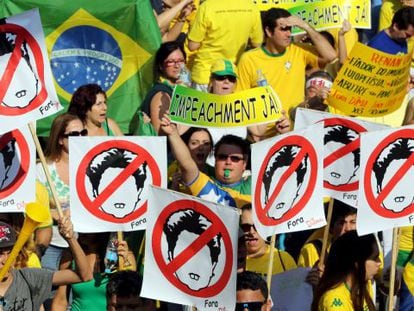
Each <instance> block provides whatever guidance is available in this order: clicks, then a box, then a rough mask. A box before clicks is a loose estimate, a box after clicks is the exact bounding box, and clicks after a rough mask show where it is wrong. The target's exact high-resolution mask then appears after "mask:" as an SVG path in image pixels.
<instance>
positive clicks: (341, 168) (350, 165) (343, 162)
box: [323, 141, 359, 186]
mask: <svg viewBox="0 0 414 311" xmlns="http://www.w3.org/2000/svg"><path fill="white" fill-rule="evenodd" d="M344 146H345V145H344V144H342V143H339V142H335V141H329V142H328V143H326V144H325V149H326V150H327V152H328V154H331V153H332V152H334V151H336V150H338V149H339V148H343V147H344ZM354 160H355V158H354V154H353V153H352V152H348V153H347V154H346V155H345V156H342V157H340V158H339V159H337V160H336V161H335V165H330V166H328V167H326V168H325V169H324V173H323V175H324V176H323V177H324V181H326V182H328V183H329V184H331V185H333V186H339V185H345V184H348V183H349V182H350V181H351V179H352V178H354V177H355V173H356V171H357V170H358V168H359V166H357V167H355V166H354V165H355V164H354Z"/></svg>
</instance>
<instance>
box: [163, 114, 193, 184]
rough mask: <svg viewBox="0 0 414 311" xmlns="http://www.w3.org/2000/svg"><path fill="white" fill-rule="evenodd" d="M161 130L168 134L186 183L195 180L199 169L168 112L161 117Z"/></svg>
mask: <svg viewBox="0 0 414 311" xmlns="http://www.w3.org/2000/svg"><path fill="white" fill-rule="evenodd" d="M161 130H162V131H163V132H164V133H165V135H167V137H168V140H169V142H170V146H171V149H172V151H173V153H174V155H175V158H176V159H177V161H178V163H179V164H180V167H181V173H182V179H183V181H184V182H185V183H186V184H189V183H191V182H193V181H194V180H195V179H196V177H197V176H198V174H199V169H198V167H197V164H196V163H195V161H194V160H193V158H192V157H191V153H190V150H188V147H187V146H186V144H185V143H184V141H183V140H182V139H181V137H180V135H179V134H178V131H177V128H176V126H175V125H174V124H172V123H171V120H170V118H169V117H168V115H166V114H165V115H164V117H163V118H162V119H161Z"/></svg>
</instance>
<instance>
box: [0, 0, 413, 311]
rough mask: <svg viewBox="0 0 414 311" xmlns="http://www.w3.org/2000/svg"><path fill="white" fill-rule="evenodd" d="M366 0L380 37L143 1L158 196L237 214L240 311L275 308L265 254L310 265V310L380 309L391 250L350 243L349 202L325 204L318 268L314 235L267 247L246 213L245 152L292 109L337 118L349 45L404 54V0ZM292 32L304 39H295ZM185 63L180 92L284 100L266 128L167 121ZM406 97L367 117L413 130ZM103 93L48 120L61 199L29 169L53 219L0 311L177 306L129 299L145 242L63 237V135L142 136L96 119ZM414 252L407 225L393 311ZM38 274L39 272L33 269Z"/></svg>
mask: <svg viewBox="0 0 414 311" xmlns="http://www.w3.org/2000/svg"><path fill="white" fill-rule="evenodd" d="M371 2H372V5H373V6H372V7H373V8H374V7H375V8H376V9H375V10H372V14H373V16H372V20H373V21H378V20H379V28H378V31H376V29H373V28H372V29H371V30H370V31H367V30H365V31H359V33H358V31H357V30H356V29H354V28H353V27H351V25H350V23H349V21H346V20H345V21H344V23H343V24H342V25H340V26H338V28H335V29H329V30H327V31H323V32H318V31H316V30H315V29H314V28H313V27H312V26H310V25H309V24H308V23H307V22H306V21H303V20H302V19H300V18H299V17H297V16H293V15H291V14H290V13H289V12H288V11H287V10H285V9H281V8H272V9H269V10H268V11H265V12H259V11H258V9H257V7H256V6H255V5H254V4H253V2H252V1H250V0H227V1H221V0H205V1H197V0H181V1H180V0H168V1H167V0H164V1H160V0H151V3H152V5H153V8H154V14H155V18H156V20H157V22H158V25H159V27H160V31H161V35H162V40H163V43H162V44H161V46H160V47H159V49H158V51H157V53H156V54H155V57H154V84H153V86H152V88H151V89H150V90H149V91H148V93H147V94H145V96H144V100H143V102H142V106H141V112H142V113H143V114H142V115H143V116H144V118H139V120H140V121H141V122H144V123H145V126H147V127H148V126H149V127H151V128H152V131H151V133H152V134H153V135H160V136H166V137H167V143H168V145H169V148H168V149H169V157H168V159H169V160H170V163H169V168H168V188H169V189H171V190H175V191H180V192H183V193H187V194H192V195H194V196H198V197H200V198H205V199H211V197H208V196H206V194H208V193H209V192H210V191H214V193H216V194H217V197H218V198H221V200H220V201H218V202H217V203H222V204H224V202H225V203H226V204H229V205H231V206H234V207H237V208H238V209H239V210H240V230H241V232H242V234H241V235H240V236H241V237H240V241H239V265H238V276H237V292H236V293H235V296H236V301H237V303H236V310H238V311H242V310H251V311H252V310H270V308H271V306H272V304H273V302H272V299H271V297H270V290H269V289H268V288H267V284H266V282H265V277H266V274H267V271H268V267H267V263H268V261H269V257H270V254H271V252H273V267H272V274H278V273H282V272H285V271H287V270H291V269H296V268H297V267H306V268H309V273H308V275H307V278H306V282H308V283H309V284H311V285H312V287H313V293H314V298H313V301H312V302H309V310H315V311H316V310H318V311H323V310H370V311H373V310H378V309H385V302H384V301H385V300H384V295H383V294H381V291H380V290H379V289H380V288H382V287H384V286H386V280H384V278H386V277H385V276H386V275H388V274H389V271H386V270H387V267H386V266H385V264H384V258H385V257H386V256H387V255H388V253H389V249H386V248H385V249H384V247H382V246H383V245H384V244H385V242H384V241H385V239H386V235H387V233H386V232H380V233H378V234H369V235H366V236H362V237H359V236H358V235H357V234H356V231H355V229H356V209H355V207H352V206H349V205H346V204H345V203H342V202H340V201H336V200H335V201H334V206H333V217H332V220H331V223H330V227H329V237H328V247H327V251H326V254H323V255H324V256H322V257H324V258H326V261H325V262H320V259H321V252H322V237H323V231H324V228H321V229H318V230H309V231H306V232H299V233H292V234H285V235H281V236H279V238H278V241H277V243H276V245H270V243H269V241H268V240H266V239H264V238H262V237H261V236H260V235H259V233H258V232H257V230H256V227H255V225H254V223H253V216H252V205H251V203H252V197H251V195H252V193H251V187H252V185H251V174H250V167H251V163H250V144H251V143H254V142H258V141H260V140H264V139H266V138H269V137H272V136H276V135H281V134H284V133H287V132H289V131H291V130H292V129H293V124H294V122H295V111H296V108H297V107H301V108H308V109H315V110H320V111H328V112H333V113H338V111H337V110H335V109H332V108H330V107H329V106H328V105H327V98H328V96H329V91H330V87H331V85H332V83H333V80H334V79H335V76H336V74H337V73H338V71H339V69H340V67H341V66H342V65H343V63H344V61H345V59H346V57H347V55H348V54H349V52H350V51H351V49H352V47H353V46H354V44H355V43H356V42H358V41H361V42H363V43H366V44H368V45H369V46H371V47H373V48H376V49H379V50H382V51H385V52H387V53H391V54H399V53H400V54H401V53H403V54H406V53H409V52H410V51H412V50H411V47H412V46H413V44H412V42H414V40H411V37H412V36H413V35H414V1H409V0H406V1H403V0H401V1H399V0H384V1H383V2H382V4H381V6H379V5H378V3H376V2H375V1H371ZM378 9H379V10H378ZM217 12H220V14H219V13H217ZM375 14H378V15H375ZM378 18H379V19H378ZM374 25H375V24H374ZM293 27H297V28H299V29H301V30H302V31H303V33H304V35H302V36H292V30H293ZM373 27H374V26H373ZM183 67H184V68H183ZM185 67H187V68H188V69H189V70H190V71H191V77H192V83H191V85H187V86H189V87H192V88H194V89H197V90H199V91H203V92H206V93H211V94H216V95H227V94H232V93H235V92H238V91H242V90H247V89H250V88H254V87H257V86H262V85H270V86H272V87H273V89H274V90H275V91H276V93H277V94H278V96H279V97H280V99H281V102H282V105H283V107H282V109H283V112H282V116H281V118H280V119H279V120H277V121H276V122H271V123H268V124H265V125H253V126H252V125H250V126H244V127H240V128H237V129H232V128H226V129H220V130H218V129H214V128H211V129H208V128H197V127H189V126H183V125H176V124H174V123H172V122H171V120H170V118H169V114H168V110H169V107H170V103H171V96H172V92H173V89H174V87H175V86H176V85H178V84H183V83H184V81H182V80H180V79H181V78H182V77H181V74H182V72H183V70H184V69H186V68H185ZM316 80H317V81H318V83H314V82H315V81H316ZM410 82H411V81H410ZM409 94H410V93H409V90H407V96H406V99H405V100H404V103H402V108H401V109H400V110H399V111H397V112H396V113H393V114H392V116H389V117H388V118H375V121H376V122H380V123H387V124H389V125H392V126H400V125H405V124H413V123H414V113H413V111H414V109H413V105H414V100H413V99H411V98H410V95H409ZM106 98H107V97H106V94H105V91H104V90H103V89H102V88H101V87H100V86H98V85H96V84H88V85H83V86H81V87H79V88H78V89H77V90H76V92H75V93H74V94H73V95H72V99H71V101H70V105H69V107H68V108H67V111H66V112H64V113H63V114H61V115H59V116H57V117H56V118H55V119H54V121H53V123H52V126H51V129H50V136H49V138H48V140H47V144H46V146H45V149H44V154H45V156H46V161H47V169H48V171H49V172H50V175H51V179H52V181H53V184H54V188H55V189H56V191H57V199H58V201H59V202H55V201H54V199H53V196H52V193H51V190H50V188H49V187H48V183H47V179H46V176H45V172H44V169H43V167H42V165H41V164H40V163H39V164H38V166H37V179H38V182H37V185H36V195H37V201H38V202H39V203H40V204H43V205H47V206H49V207H50V213H51V216H50V220H49V221H48V222H47V223H45V224H41V226H40V227H39V228H38V229H37V230H36V231H35V234H34V237H33V238H32V239H30V240H29V241H28V242H27V243H26V245H25V247H24V248H23V249H22V250H21V252H20V255H19V257H18V259H17V260H16V262H15V264H14V266H13V267H12V268H11V269H10V270H9V271H7V274H6V276H5V277H4V278H3V280H1V281H0V297H1V300H0V304H2V307H3V309H4V310H67V309H70V310H104V309H105V308H107V310H155V309H161V310H176V309H177V310H184V309H185V308H186V307H185V306H178V305H173V304H169V303H165V302H160V301H153V300H150V299H146V298H142V297H139V293H140V290H141V287H142V265H143V260H142V258H141V256H142V255H143V256H144V258H145V254H143V251H142V249H143V247H142V245H143V237H142V234H141V235H139V234H138V235H137V234H136V233H130V234H126V235H125V238H119V239H118V237H115V236H114V235H113V233H109V232H108V233H75V232H73V229H72V224H71V221H70V213H71V212H70V211H71V208H70V206H69V201H70V200H69V192H70V191H69V143H68V139H69V137H73V136H87V135H88V136H120V135H142V133H140V131H139V130H137V131H134V132H133V133H122V132H121V130H120V128H119V126H118V125H117V123H116V121H114V120H113V119H110V118H109V116H108V115H107V105H108V103H107V102H106ZM109 104H115V103H109ZM141 112H140V113H141ZM136 128H142V124H141V126H140V127H136ZM56 204H59V205H60V207H61V209H62V212H63V215H60V214H59V213H58V211H57V210H58V209H57V208H56ZM0 219H1V220H2V222H0V232H1V233H2V236H4V237H5V238H2V239H0V266H3V265H4V263H5V261H6V259H7V257H8V256H9V255H10V251H11V248H12V246H13V245H14V243H15V242H16V234H17V233H18V232H19V230H20V228H21V223H22V221H21V220H16V219H13V217H11V216H8V215H4V217H0ZM109 245H114V246H115V249H116V253H117V254H116V257H118V258H119V261H120V262H122V265H121V267H122V269H118V268H119V265H118V264H117V263H116V262H112V261H111V260H110V259H109V258H108V252H109V248H110V247H109ZM413 251H414V235H413V227H404V228H402V230H401V238H400V242H399V253H398V261H397V264H398V267H399V271H400V273H399V274H398V273H397V274H398V275H399V276H400V282H399V283H400V284H397V290H399V289H400V288H401V289H400V299H399V300H397V304H396V306H398V308H399V310H404V311H405V310H414V298H413V293H414V287H413V283H414V282H413V279H414V275H413V274H414V272H413V270H414V268H413V266H414V258H413ZM40 267H42V268H43V269H40V270H39V269H37V270H34V269H32V268H40ZM117 270H123V271H117ZM384 284H385V285H384ZM375 289H377V290H375ZM374 292H375V293H376V294H374ZM383 292H386V290H385V291H383ZM385 298H386V297H385Z"/></svg>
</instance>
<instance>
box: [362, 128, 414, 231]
mask: <svg viewBox="0 0 414 311" xmlns="http://www.w3.org/2000/svg"><path fill="white" fill-rule="evenodd" d="M413 165H414V126H406V127H401V128H399V129H392V130H383V131H377V132H372V133H363V134H361V167H362V168H363V170H362V171H361V175H360V177H359V180H360V187H359V192H358V217H357V231H358V234H361V235H363V234H368V233H372V232H377V231H381V230H385V229H389V228H394V227H402V226H412V225H413V224H414V187H413V184H414V166H413Z"/></svg>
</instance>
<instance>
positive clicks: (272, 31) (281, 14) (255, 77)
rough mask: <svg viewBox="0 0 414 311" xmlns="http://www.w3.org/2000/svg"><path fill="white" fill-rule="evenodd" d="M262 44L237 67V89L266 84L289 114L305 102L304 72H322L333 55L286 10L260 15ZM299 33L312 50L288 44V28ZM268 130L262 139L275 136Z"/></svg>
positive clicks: (310, 31)
mask: <svg viewBox="0 0 414 311" xmlns="http://www.w3.org/2000/svg"><path fill="white" fill-rule="evenodd" d="M262 24H263V30H264V33H265V42H264V44H263V45H262V46H261V47H258V48H256V49H253V50H250V51H247V52H246V53H244V54H243V55H242V57H241V59H240V62H239V64H238V69H239V77H240V78H239V81H238V85H237V87H238V89H240V90H245V89H249V88H252V87H256V86H260V85H263V84H268V85H270V86H272V87H273V89H274V90H275V91H276V93H277V95H278V96H279V98H280V100H281V102H282V107H283V109H284V110H285V111H289V108H290V107H294V106H296V105H298V104H299V103H301V102H302V101H303V100H304V98H305V70H306V68H307V67H312V68H323V67H324V66H325V64H327V63H329V62H331V61H333V60H334V59H335V58H336V56H337V54H336V51H335V49H334V48H333V47H332V46H331V45H330V43H329V42H328V41H327V40H326V39H325V38H324V37H323V36H322V35H321V34H320V33H318V32H317V31H316V30H315V29H314V28H312V27H311V26H310V25H309V24H308V23H306V22H305V21H303V20H302V19H300V18H299V17H298V16H293V15H291V14H290V13H289V12H288V11H287V10H285V9H281V8H272V9H270V10H268V11H266V12H265V13H264V16H263V23H262ZM294 26H295V27H299V28H301V29H303V30H304V31H305V32H306V33H307V35H308V37H309V38H310V40H311V41H312V43H313V47H310V46H308V45H303V44H299V43H292V42H291V35H292V27H294ZM264 80H267V82H264ZM275 134H276V133H275V130H274V128H273V127H272V129H270V127H269V128H268V132H267V133H266V136H267V137H269V136H272V135H275Z"/></svg>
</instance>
